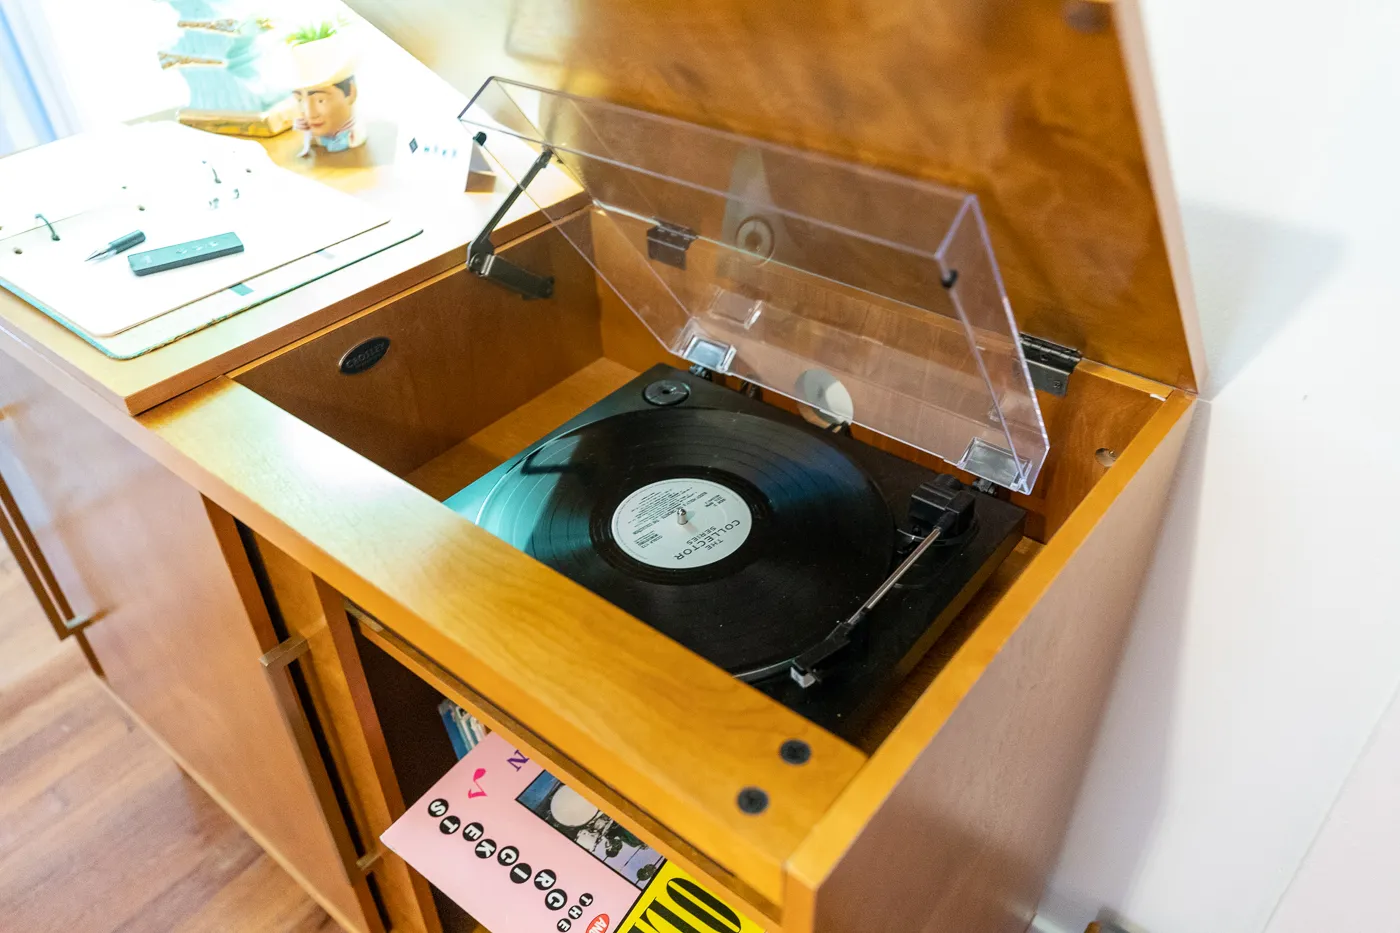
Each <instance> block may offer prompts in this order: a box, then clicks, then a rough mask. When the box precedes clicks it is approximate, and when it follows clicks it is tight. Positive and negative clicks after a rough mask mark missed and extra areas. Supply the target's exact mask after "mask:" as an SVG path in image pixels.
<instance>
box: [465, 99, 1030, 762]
mask: <svg viewBox="0 0 1400 933" xmlns="http://www.w3.org/2000/svg"><path fill="white" fill-rule="evenodd" d="M463 119H464V121H465V122H467V123H469V124H471V125H473V126H475V127H478V128H481V129H482V131H483V132H482V135H480V136H478V137H477V138H478V140H482V141H484V145H485V146H486V148H487V149H488V151H491V152H492V153H493V154H496V155H497V156H498V158H499V159H500V161H501V162H502V164H503V165H504V166H505V167H506V170H507V172H508V173H509V174H510V175H511V176H512V177H514V178H516V179H517V183H518V184H517V188H516V190H515V192H514V193H513V195H512V196H511V197H510V198H509V199H508V200H507V202H506V203H505V204H504V205H503V206H502V207H501V209H500V212H499V213H498V214H497V217H498V218H499V217H502V216H504V214H505V212H506V211H507V210H509V209H510V207H511V205H512V203H513V202H514V200H515V198H516V197H519V196H520V195H521V194H524V195H526V196H527V197H528V195H529V186H530V183H531V181H532V180H533V179H534V177H535V176H536V174H537V173H538V172H539V171H540V170H541V169H542V168H543V167H544V166H546V165H548V164H550V163H551V162H554V161H558V162H559V163H560V164H561V165H563V166H564V167H565V168H566V169H567V170H569V172H570V173H571V174H572V175H573V176H574V177H576V178H578V179H579V180H580V182H581V183H582V184H583V186H584V187H585V189H586V190H587V191H588V193H589V194H590V195H591V196H592V198H593V206H592V208H591V209H589V210H585V211H582V212H578V213H576V214H573V215H560V216H552V217H551V220H553V221H554V223H555V225H556V226H557V227H558V229H560V230H561V231H562V232H563V233H564V236H565V237H566V238H568V239H569V241H570V242H571V243H573V245H574V246H575V247H577V248H578V249H579V250H580V251H581V252H582V253H583V254H584V255H585V257H586V258H588V259H589V261H590V263H591V264H592V265H593V266H594V268H595V269H596V270H597V272H598V273H599V275H600V278H602V279H603V280H604V281H606V282H608V283H609V284H611V285H612V286H613V288H614V290H615V291H616V292H617V293H618V295H619V296H620V297H621V298H622V299H623V301H624V302H625V303H626V304H627V306H628V307H629V308H631V309H632V311H633V312H634V313H635V314H636V316H637V318H638V319H639V320H640V321H641V322H642V323H644V324H645V325H646V326H647V328H648V329H649V330H650V331H651V333H652V334H653V336H655V337H656V338H657V339H658V340H659V341H660V343H661V345H662V346H663V347H664V348H665V349H667V350H669V351H670V352H671V353H672V354H674V356H675V357H679V358H680V359H679V361H683V362H684V363H688V364H690V368H689V371H684V372H683V371H681V370H679V369H675V368H672V367H670V366H666V365H661V366H657V367H655V368H652V369H651V370H649V371H648V372H645V373H643V374H641V375H640V376H638V377H637V378H636V379H635V380H633V381H632V382H631V383H629V384H627V385H625V386H623V387H622V388H620V389H618V390H617V391H616V392H614V393H613V394H612V395H609V396H608V397H607V398H605V399H603V400H602V401H599V402H598V403H597V404H595V405H593V406H592V407H590V408H588V409H587V410H586V411H584V412H583V413H582V414H579V415H578V416H576V417H574V418H572V419H570V420H568V421H566V422H565V423H564V424H562V425H560V426H558V427H557V428H556V429H555V430H553V431H551V432H549V433H548V434H547V435H546V436H545V437H543V438H540V439H539V440H537V441H536V442H534V443H532V444H530V445H528V446H527V447H525V448H524V449H523V450H521V451H520V452H519V453H518V454H517V455H516V456H514V457H512V458H510V459H508V460H507V461H506V462H505V463H502V464H501V465H500V466H498V467H497V468H496V469H494V470H492V471H491V472H489V473H488V474H486V475H485V476H482V477H481V478H479V479H478V480H476V481H475V482H473V483H472V484H471V485H469V486H467V487H466V488H465V489H463V490H462V491H461V492H459V493H457V494H456V495H455V496H452V497H451V498H450V499H449V500H448V501H447V504H448V505H449V506H450V507H451V508H453V509H454V510H456V511H457V512H459V513H460V514H462V515H464V516H466V517H467V518H468V519H470V520H471V521H473V522H475V523H476V524H478V525H480V526H481V527H482V528H485V529H486V530H488V531H491V532H492V533H493V534H495V535H497V536H498V537H500V538H502V539H503V540H505V541H507V542H509V543H510V544H512V545H514V546H515V547H517V548H519V549H520V550H522V551H524V552H525V553H527V554H529V555H530V556H532V557H534V558H535V559H537V560H539V561H541V562H542V563H544V564H546V565H548V566H550V567H552V568H554V569H555V570H557V571H559V572H560V573H562V574H564V575H565V576H567V577H569V578H571V579H573V580H574V581H575V582H577V583H580V584H582V585H583V586H585V587H587V588H588V589H590V590H592V591H593V592H595V593H597V594H599V595H601V596H603V597H604V598H605V599H607V600H609V601H610V602H612V603H614V604H615V605H617V606H619V607H620V608H622V609H625V610H626V611H628V612H629V613H631V614H632V615H634V616H636V617H637V618H639V619H641V620H643V621H644V622H647V623H648V624H650V625H651V626H652V627H654V628H656V629H657V630H659V631H661V632H662V633H664V634H666V635H667V636H669V637H671V638H672V639H674V640H676V641H678V642H680V643H681V644H682V645H684V646H686V647H687V648H689V649H691V650H692V651H694V652H696V653H697V654H699V655H701V656H703V657H705V658H706V659H708V660H709V661H711V662H713V663H714V664H716V665H718V666H719V667H721V668H723V669H724V670H726V671H728V672H729V673H731V674H733V675H734V676H735V677H738V678H740V679H742V680H745V681H747V682H749V683H751V684H753V685H754V686H755V687H756V688H758V689H759V690H762V691H763V692H764V693H766V694H768V695H769V696H771V697H773V698H774V699H776V700H778V701H779V702H781V703H783V704H784V705H786V706H788V707H790V708H791V709H793V710H795V711H797V712H799V713H801V714H802V715H804V716H806V717H807V718H808V719H810V720H812V721H814V722H816V723H818V724H819V725H821V726H823V727H825V728H827V729H828V730H830V731H832V732H835V733H837V734H843V735H847V736H850V735H852V734H854V733H855V732H856V731H857V730H859V728H860V727H861V725H862V724H863V723H864V721H865V719H866V717H867V716H868V714H869V713H870V712H871V711H872V710H873V709H874V708H876V707H877V706H878V704H879V701H880V700H881V699H882V698H883V696H884V695H885V694H886V693H887V691H888V689H889V688H890V687H891V686H892V685H893V684H894V683H895V682H896V681H897V680H898V678H899V676H900V675H901V674H902V673H903V672H906V671H907V670H908V669H909V668H910V667H911V666H912V665H913V664H914V663H915V662H917V661H918V660H919V658H920V657H921V656H922V655H923V654H924V653H925V652H926V651H927V650H928V648H929V647H930V646H931V645H932V644H933V642H934V640H935V639H936V638H937V637H938V636H939V634H941V633H942V632H943V630H944V629H946V628H947V626H948V625H949V623H950V622H951V621H952V619H953V618H954V617H955V616H956V615H957V613H958V612H959V611H960V610H961V609H962V608H963V606H964V605H966V603H967V601H968V600H969V599H970V598H971V596H972V595H973V594H974V593H975V592H976V590H977V589H978V587H979V586H980V585H981V584H982V583H983V582H984V581H985V580H986V579H987V577H988V576H989V575H990V573H991V572H992V571H993V570H994V569H995V568H996V566H997V565H998V564H999V563H1000V562H1001V560H1002V559H1003V558H1004V557H1005V556H1006V555H1007V553H1009V551H1010V550H1011V548H1012V547H1013V546H1014V545H1015V544H1016V542H1017V541H1018V540H1019V539H1020V537H1021V531H1022V528H1023V524H1024V519H1025V513H1024V511H1023V510H1022V509H1021V508H1019V507H1018V506H1015V505H1012V504H1010V503H1009V502H1007V501H1003V500H1004V499H1005V498H1007V496H1008V495H1009V492H1010V491H1011V490H1013V489H1014V490H1016V491H1020V492H1027V491H1029V490H1030V488H1031V487H1032V485H1033V483H1034V481H1035V477H1036V473H1037V471H1038V470H1039V467H1040V465H1041V463H1042V462H1043V460H1044V457H1045V454H1046V451H1047V447H1048V445H1047V442H1046V437H1045V432H1044V427H1043V426H1042V424H1041V422H1040V416H1039V411H1038V409H1037V407H1036V401H1035V397H1034V393H1033V391H1032V390H1031V387H1030V378H1029V373H1028V371H1027V368H1026V365H1025V362H1024V360H1023V359H1022V357H1021V353H1020V348H1019V345H1018V342H1017V338H1016V332H1015V325H1014V323H1013V322H1012V320H1011V318H1010V316H1009V314H1008V309H1007V305H1006V300H1005V296H1004V294H1003V292H1002V290H1001V284H1000V281H999V279H998V276H997V271H996V266H995V260H994V259H993V257H992V256H991V253H990V250H989V247H988V246H987V243H986V238H985V233H984V231H983V229H982V226H981V217H980V213H979V211H978V206H977V202H976V199H975V198H972V197H971V196H969V195H965V194H961V193H959V192H955V191H951V190H947V189H942V188H937V187H934V186H930V185H925V184H913V183H910V182H908V181H907V180H905V179H900V178H897V177H894V176H886V175H878V174H875V173H863V172H860V171H859V170H855V169H853V168H852V167H850V166H845V165H840V164H838V163H830V162H826V161H824V160H822V159H820V158H819V157H816V156H812V155H809V154H805V153H797V152H794V151H792V150H785V149H781V148H778V147H767V146H764V145H763V144H759V143H755V142H754V141H752V140H743V139H741V138H739V137H732V136H729V135H727V134H722V133H715V132H708V131H705V130H703V129H702V128H699V127H693V126H685V125H680V124H675V123H672V122H669V121H665V120H662V119H660V118H657V117H654V116H652V115H650V114H645V113H641V112H637V111H630V110H627V109H626V108H620V107H614V106H612V105H608V104H606V103H602V102H599V101H592V100H587V99H583V98H575V97H571V96H569V95H566V94H560V93H557V92H552V91H545V90H542V89H538V88H533V87H529V86H527V85H522V84H516V83H513V82H509V81H504V80H500V79H492V81H490V82H488V83H487V84H486V86H485V87H483V88H482V90H481V91H480V92H479V93H478V94H477V96H476V98H475V99H474V100H473V102H472V104H471V105H470V106H469V107H468V109H467V110H466V111H465V112H464V115H463ZM541 127H543V129H542V128H541ZM522 143H524V145H523V146H522V145H521V144H522ZM668 157H676V158H678V160H679V161H680V163H681V164H682V165H684V166H685V168H686V169H687V170H688V171H689V172H690V174H688V175H687V176H685V177H674V176H672V175H670V174H668V170H669V166H668V165H667V159H668ZM862 203H879V204H882V205H889V206H890V209H891V211H892V215H891V216H887V217H882V218H879V224H878V225H877V224H875V223H873V222H872V219H871V218H870V217H868V216H862V214H861V213H860V212H859V211H858V210H857V208H858V206H859V205H860V204H862ZM541 209H542V210H544V211H545V213H546V214H549V213H550V212H551V210H556V211H557V208H551V207H550V206H549V205H541ZM891 225H893V228H894V229H895V230H896V231H898V232H899V234H900V235H901V236H903V237H906V238H907V239H908V240H909V242H905V243H900V242H894V241H891V240H890V239H889V229H888V228H889V227H890V226H891ZM490 233H491V226H490V225H488V226H487V228H486V229H485V230H484V231H483V232H482V234H481V235H480V236H479V237H478V238H477V239H476V240H475V241H474V242H473V244H472V246H471V250H470V252H469V255H468V268H469V269H471V270H472V271H473V272H475V273H476V274H478V275H479V276H481V277H483V278H486V279H488V280H491V281H493V282H495V283H496V284H497V285H499V286H501V287H502V288H505V289H509V290H511V291H515V292H517V293H519V294H520V295H521V296H522V297H523V298H525V299H534V298H548V297H550V296H551V295H552V294H553V288H554V282H553V279H552V278H551V277H550V276H548V275H547V274H544V273H541V272H539V271H537V270H531V269H529V268H527V267H525V266H524V265H521V264H517V263H514V262H511V261H508V260H506V259H504V258H502V257H501V256H498V255H496V253H495V250H494V249H493V247H492V245H491V241H490ZM522 307H523V306H522ZM726 377H729V378H730V379H732V380H733V381H735V383H736V385H735V386H734V387H729V386H726V385H724V384H722V383H723V382H724V381H725V379H726ZM765 393H767V394H768V395H770V396H774V397H778V398H781V397H783V396H785V397H786V399H787V400H788V401H787V404H788V405H789V407H792V403H797V406H799V411H800V412H801V413H802V416H799V414H796V413H794V412H792V411H784V410H781V409H780V408H779V407H776V406H775V405H773V404H770V403H769V400H764V396H765ZM770 400H771V399H770ZM853 425H860V426H862V427H864V428H870V429H873V430H874V431H876V432H879V433H881V434H884V435H886V436H888V437H890V438H893V439H895V440H898V441H903V442H905V443H906V444H908V445H910V446H912V447H914V448H919V449H922V450H924V451H927V452H929V453H933V454H936V455H938V456H941V457H943V458H944V459H945V460H948V461H950V462H951V463H952V464H953V465H954V466H957V467H959V468H961V469H962V470H964V471H966V473H970V474H973V475H972V476H965V480H966V481H963V480H959V479H958V478H956V477H954V476H952V475H949V474H948V473H947V472H944V473H941V474H940V473H939V472H936V471H935V470H933V469H930V468H928V467H924V466H919V465H917V464H915V463H912V462H910V461H909V460H908V459H904V458H901V457H897V456H895V455H894V454H891V453H887V452H885V451H882V450H879V449H876V448H875V447H873V446H871V445H870V444H869V443H864V442H861V441H858V440H856V439H854V438H853V437H852V434H851V428H852V426H853ZM979 477H980V479H979ZM974 481H975V482H976V486H974V485H973V482H974Z"/></svg>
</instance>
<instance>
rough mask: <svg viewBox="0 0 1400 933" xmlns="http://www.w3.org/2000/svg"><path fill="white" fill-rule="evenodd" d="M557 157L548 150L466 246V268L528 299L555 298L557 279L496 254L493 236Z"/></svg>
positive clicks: (546, 149) (541, 154)
mask: <svg viewBox="0 0 1400 933" xmlns="http://www.w3.org/2000/svg"><path fill="white" fill-rule="evenodd" d="M552 158H554V150H553V149H549V148H548V147H546V148H545V149H544V151H543V152H541V153H540V155H539V158H537V159H535V162H534V164H533V165H531V166H530V170H529V171H528V172H526V173H525V177H524V178H522V179H520V183H519V184H517V185H516V186H515V190H513V191H512V192H511V193H510V194H508V195H506V199H505V200H504V201H502V202H501V206H500V207H499V208H497V209H496V213H495V214H493V215H492V216H491V219H490V220H489V221H487V222H486V226H485V227H483V228H482V230H481V232H480V233H478V234H477V235H476V239H475V240H472V241H471V243H470V244H469V245H468V246H467V268H468V269H470V270H471V271H473V272H475V273H476V274H477V275H479V276H481V277H482V278H483V279H486V280H487V281H491V282H495V283H496V284H497V285H500V286H503V287H505V288H508V289H510V290H511V291H513V292H515V293H517V294H519V295H521V296H522V297H524V298H525V299H526V300H529V299H531V298H549V297H552V296H553V295H554V276H552V275H536V274H535V273H533V272H531V271H529V270H528V269H523V268H521V267H520V266H517V265H516V264H515V263H513V262H511V261H509V260H507V259H502V258H501V257H500V256H497V255H496V247H495V245H494V244H493V243H492V242H491V234H492V233H493V232H495V230H496V225H497V224H499V223H500V222H501V221H502V220H503V219H504V218H505V216H506V212H507V211H509V210H510V209H511V206H512V205H514V204H515V200H516V198H518V197H520V193H521V192H522V191H524V190H525V189H526V188H527V187H529V185H530V182H532V181H534V180H535V176H536V175H538V174H539V173H540V170H541V169H543V168H544V167H545V166H546V165H548V164H549V160H550V159H552Z"/></svg>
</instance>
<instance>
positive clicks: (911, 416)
mask: <svg viewBox="0 0 1400 933" xmlns="http://www.w3.org/2000/svg"><path fill="white" fill-rule="evenodd" d="M462 120H463V122H464V123H466V124H468V125H469V126H470V127H472V128H473V130H478V129H479V130H483V131H485V143H484V145H485V148H486V149H487V151H488V152H490V153H491V155H492V156H493V157H494V158H495V159H496V160H497V161H498V162H499V163H500V164H501V166H502V167H503V168H504V169H505V171H506V173H507V174H509V175H510V176H511V177H512V178H513V179H514V180H515V181H516V182H517V184H520V183H524V184H525V187H524V195H525V196H526V197H529V196H530V193H531V192H530V187H529V184H528V181H529V179H530V178H531V177H532V169H534V168H535V167H536V166H538V165H541V164H543V163H545V162H548V161H554V162H557V164H559V165H560V166H562V167H563V168H564V169H565V170H566V171H567V172H569V173H570V174H571V175H573V176H574V178H575V179H576V180H577V181H578V182H579V184H580V185H581V186H582V187H583V188H584V190H585V191H586V192H587V194H588V196H589V197H590V198H591V199H592V203H591V204H590V205H589V206H588V207H587V208H586V209H585V210H583V211H581V212H579V211H574V212H572V213H571V212H569V211H568V209H567V208H563V207H560V206H559V205H557V204H556V205H551V204H547V203H540V204H539V205H537V206H538V207H539V208H540V210H541V211H542V212H543V213H544V214H545V216H547V217H548V218H549V219H550V221H551V222H552V223H554V224H555V225H556V226H557V227H558V228H559V230H560V231H561V232H562V233H563V235H564V236H565V237H566V238H567V239H568V240H569V241H570V242H571V243H572V244H573V245H574V246H575V247H576V248H577V249H578V250H579V252H580V253H582V254H583V256H584V257H585V258H586V259H587V260H588V261H589V263H590V264H592V266H593V267H594V269H595V270H596V271H597V272H598V275H599V277H600V278H601V279H602V280H603V281H605V282H606V283H607V284H608V285H609V286H610V287H611V288H612V289H613V291H615V292H616V293H617V295H618V296H619V297H620V298H621V299H622V301H623V302H624V303H626V304H627V306H628V307H630V308H631V309H632V311H633V312H634V313H635V314H636V315H637V317H638V318H640V319H641V321H642V322H643V323H644V324H645V325H646V326H647V328H648V329H649V330H650V331H651V333H652V334H653V335H654V336H655V337H656V338H657V340H658V341H659V342H660V343H661V345H662V346H663V347H664V348H665V349H666V350H668V351H670V352H671V353H674V354H675V355H677V356H680V357H682V358H684V359H686V360H688V361H690V362H691V363H695V364H699V365H701V366H704V367H706V368H707V369H710V370H713V371H716V372H719V373H726V374H731V375H734V376H737V377H740V378H742V379H744V380H746V381H748V382H750V383H753V384H755V385H757V386H761V387H763V388H764V389H767V390H771V391H774V392H778V393H781V394H783V395H786V396H788V397H789V398H792V399H794V400H795V401H797V402H800V403H802V404H803V405H804V406H806V407H805V408H804V409H803V411H804V414H805V415H807V416H808V418H809V420H814V421H816V422H818V423H825V424H831V425H836V424H840V423H845V422H853V423H856V424H860V425H863V426H865V427H867V428H870V429H872V430H874V431H878V432H880V433H882V434H885V435H887V436H889V437H893V438H895V439H897V440H900V441H903V442H905V443H907V444H910V445H913V446H914V447H917V448H919V449H921V450H924V451H927V452H929V453H931V454H934V455H935V456H938V457H941V458H942V459H944V460H946V461H948V462H950V463H952V464H954V465H956V466H958V467H960V468H962V469H964V470H967V471H968V472H970V473H973V474H975V475H978V476H981V477H984V478H986V479H989V480H992V481H993V482H995V483H998V484H1000V485H1002V486H1006V487H1009V488H1011V489H1014V490H1017V491H1021V492H1029V491H1030V489H1031V487H1032V486H1033V485H1034V483H1035V479H1036V475H1037V474H1038V472H1039V470H1040V466H1041V464H1042V463H1043V462H1044V459H1045V455H1046V451H1047V449H1048V442H1047V439H1046V434H1045V428H1044V425H1043V423H1042V421H1041V417H1040V410H1039V407H1038V405H1037V403H1036V398H1035V391H1034V389H1033V388H1032V386H1031V381H1030V378H1029V375H1028V372H1027V367H1026V362H1025V359H1024V358H1023V356H1022V352H1021V345H1020V340H1019V335H1018V333H1017V329H1016V323H1015V320H1014V319H1013V318H1012V316H1011V308H1010V305H1009V304H1008V302H1007V298H1006V293H1005V291H1004V289H1003V288H1002V282H1001V277H1000V273H999V272H998V269H997V264H996V260H995V258H994V256H993V253H992V250H991V247H990V245H989V243H988V239H987V231H986V227H985V224H984V222H983V218H982V213H981V210H980V208H979V206H978V201H977V198H976V197H975V196H973V195H971V194H969V193H967V192H963V191H957V190H954V189H952V188H947V187H943V186H940V185H937V184H934V183H932V182H928V181H922V180H918V179H911V178H906V177H903V176H899V175H893V174H890V173H887V172H883V171H879V170H876V169H871V168H867V167H863V166H858V165H852V164H849V163H845V162H841V161H838V160H835V159H832V158H829V157H826V156H821V155H817V154H813V153H810V152H804V151H801V150H797V149H791V148H788V147H785V146H780V145H776V144H773V143H768V142H763V141H760V140H755V139H749V138H746V137H743V136H739V135H736V134H733V133H728V132H723V131H720V130H715V129H711V128H708V127H703V126H698V125H696V124H693V123H686V122H682V121H680V120H676V119H672V118H669V117H663V116H658V115H656V114H652V113H648V112H645V111H641V110H635V109H632V108H628V107H623V106H620V105H617V104H612V103H608V102H605V101H599V100H593V99H589V98H586V97H579V96H575V95H572V94H566V93H561V92H558V91H552V90H546V89H543V88H539V87H534V86H532V85H528V84H522V83H518V82H515V81H509V80H504V79H499V78H492V79H491V80H489V81H487V82H486V84H485V85H483V86H482V88H481V89H480V90H479V91H478V92H477V94H476V95H475V97H474V98H473V99H472V101H471V103H470V104H469V105H468V106H467V108H466V109H465V110H464V111H463V113H462ZM522 143H523V145H522ZM473 268H477V267H476V265H475V264H474V265H473ZM526 271H527V272H528V271H529V270H526Z"/></svg>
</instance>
